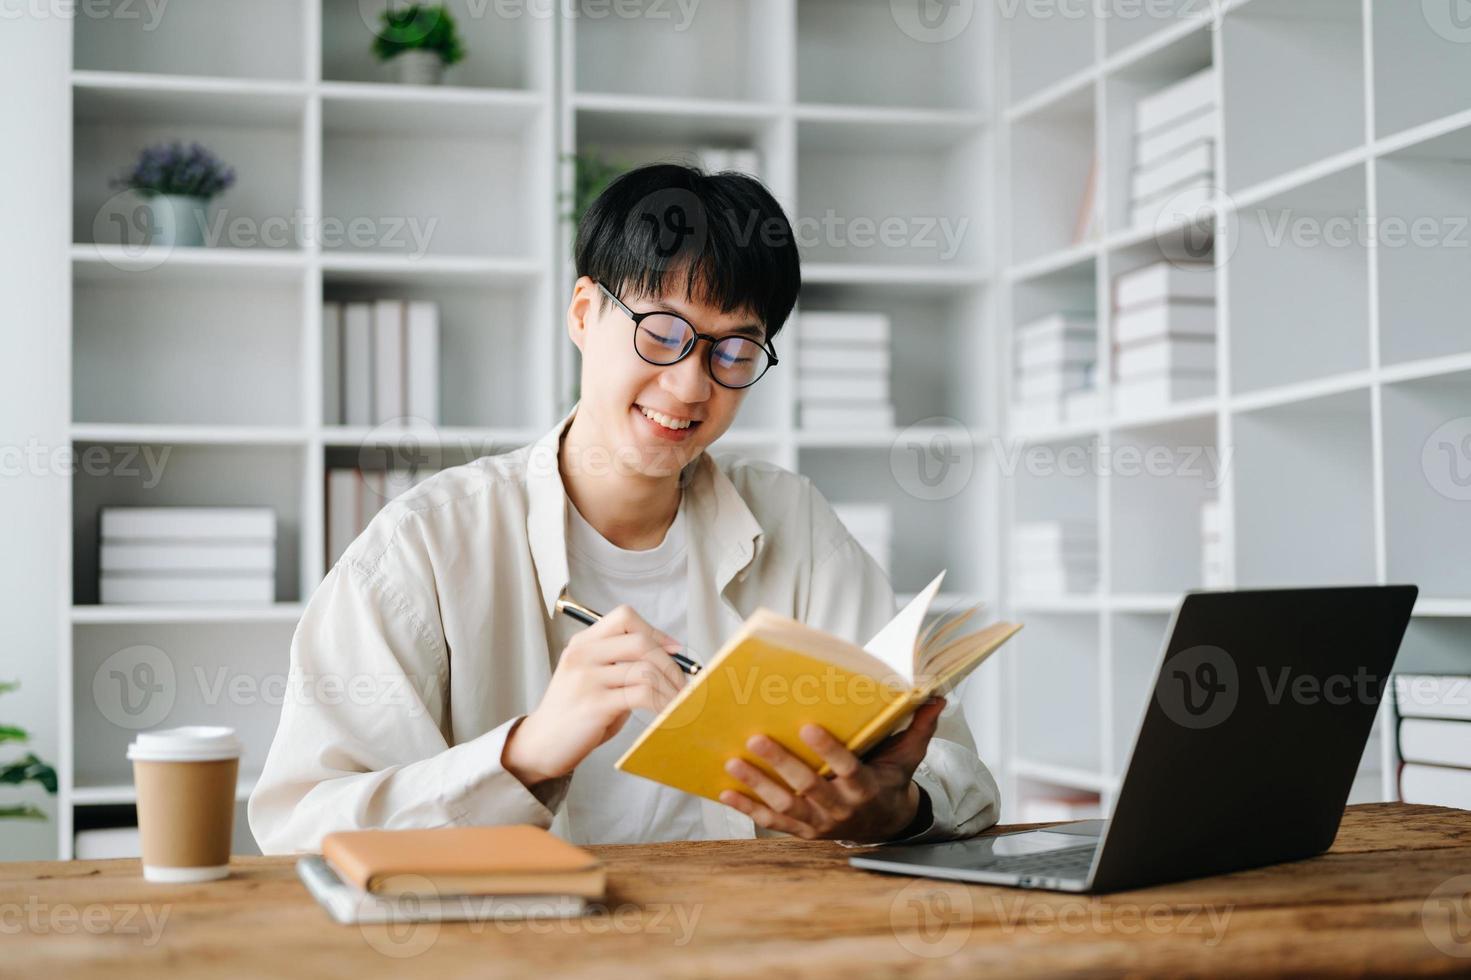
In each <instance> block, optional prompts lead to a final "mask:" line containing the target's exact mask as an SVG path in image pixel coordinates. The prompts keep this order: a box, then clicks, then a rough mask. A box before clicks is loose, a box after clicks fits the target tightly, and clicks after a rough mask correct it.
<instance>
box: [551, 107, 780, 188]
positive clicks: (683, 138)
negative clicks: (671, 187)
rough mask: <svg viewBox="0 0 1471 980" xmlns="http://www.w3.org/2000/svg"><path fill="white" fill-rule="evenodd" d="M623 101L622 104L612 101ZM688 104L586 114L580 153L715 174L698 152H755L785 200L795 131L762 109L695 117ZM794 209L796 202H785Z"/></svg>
mask: <svg viewBox="0 0 1471 980" xmlns="http://www.w3.org/2000/svg"><path fill="white" fill-rule="evenodd" d="M612 101H615V102H616V101H617V100H612ZM689 108H690V106H688V105H687V104H681V105H679V106H669V105H654V106H651V107H649V108H647V109H635V108H628V107H623V108H615V107H612V106H607V105H600V106H598V107H596V108H580V109H578V110H577V113H576V116H575V122H576V133H577V136H576V142H577V149H578V152H580V153H587V154H591V155H596V156H598V157H599V158H601V159H603V160H605V161H606V162H608V163H610V164H613V165H616V166H620V167H624V168H627V169H633V168H634V167H638V166H643V165H645V164H651V163H680V164H685V165H688V166H695V167H700V168H701V169H709V168H706V167H705V166H704V163H703V162H702V161H701V159H700V157H699V154H698V153H697V151H698V150H699V149H701V148H705V147H713V148H719V149H723V150H754V151H755V152H756V156H757V172H756V173H755V174H752V176H754V177H756V178H758V179H759V180H761V182H762V183H763V184H766V185H767V186H768V187H769V188H770V189H771V190H772V192H773V193H774V194H775V195H776V196H777V198H778V199H779V200H781V199H782V198H783V197H784V196H785V197H788V198H789V197H790V195H786V194H785V189H786V188H789V187H790V186H791V175H790V173H787V172H786V171H785V170H784V169H783V168H784V167H786V166H787V165H788V164H787V161H789V160H790V158H791V128H790V127H789V126H785V125H782V124H781V123H780V122H778V120H777V119H776V116H775V114H774V113H772V112H769V111H767V110H765V109H762V108H761V107H759V106H751V105H743V106H739V107H731V111H718V110H714V111H700V112H690V111H687V110H688V109H689ZM781 203H782V204H783V205H784V206H785V207H787V208H788V209H790V205H791V202H790V200H783V201H782V202H781Z"/></svg>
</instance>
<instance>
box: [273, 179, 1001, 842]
mask: <svg viewBox="0 0 1471 980" xmlns="http://www.w3.org/2000/svg"><path fill="white" fill-rule="evenodd" d="M576 258H577V272H578V279H577V283H576V287H575V289H574V290H573V294H572V301H571V303H570V305H569V306H568V308H567V332H568V335H569V336H570V337H571V339H572V342H573V343H574V344H576V345H577V347H578V349H579V350H580V351H581V352H582V389H581V399H580V401H579V402H578V403H577V405H576V406H574V407H573V409H572V410H571V411H570V412H569V413H568V415H567V416H566V417H565V418H564V419H563V420H562V421H561V422H559V423H558V424H557V425H556V427H555V428H554V429H552V431H550V432H548V433H547V434H546V435H545V436H544V437H542V438H541V439H540V440H539V441H538V442H536V443H535V444H533V445H531V446H526V447H522V448H521V449H519V450H516V451H514V452H510V453H505V454H501V455H496V456H488V457H485V458H482V459H479V460H476V461H475V462H473V463H470V464H468V465H465V466H460V467H456V468H453V469H450V470H446V471H444V472H443V473H440V474H438V475H437V476H435V477H434V478H432V479H430V480H427V481H425V482H424V483H423V484H421V485H420V486H419V487H417V488H416V489H414V490H412V491H410V492H408V493H406V494H404V495H403V496H402V497H400V498H399V499H397V500H395V501H394V502H392V503H390V504H389V505H388V506H386V507H385V508H384V509H383V510H382V512H380V513H379V515H378V516H377V517H376V518H375V519H374V520H373V521H372V523H371V525H370V526H369V528H368V529H367V531H366V532H364V533H363V535H362V536H361V537H360V538H359V539H358V540H357V541H355V542H354V543H353V544H352V546H351V547H350V548H349V549H348V550H347V552H346V553H345V554H344V555H343V557H342V559H341V560H340V561H338V563H337V564H336V566H335V567H334V568H333V569H332V570H331V571H330V572H329V573H328V575H327V577H326V579H325V580H324V581H323V582H322V584H321V585H320V586H319V587H318V589H317V591H316V593H315V594H314V595H313V596H312V598H311V601H310V603H309V604H308V605H307V609H306V613H305V615H304V616H303V617H302V621H301V624H300V626H299V627H298V629H297V631H296V635H295V638H294V639H293V641H292V648H291V675H290V683H289V688H288V697H287V698H286V700H285V704H284V706H283V709H282V713H281V721H280V727H279V728H278V730H277V732H276V737H275V741H274V743H273V744H272V746H271V750H270V754H269V757H268V758H267V760H266V764H265V769H264V772H263V773H262V774H261V777H260V780H259V782H258V783H257V785H256V788H255V791H254V792H253V793H252V794H251V798H250V810H249V813H250V826H251V830H252V831H253V832H254V834H255V837H256V840H257V841H258V842H259V843H260V845H261V848H262V849H263V850H264V851H266V852H267V853H278V852H287V851H292V850H313V849H316V848H317V847H318V846H319V842H320V840H321V838H322V836H323V835H324V834H326V833H329V832H331V831H334V830H347V829H354V828H365V827H385V828H397V827H438V826H445V825H452V824H470V823H476V824H508V823H533V824H539V825H541V826H544V827H550V828H551V829H552V830H553V831H554V832H556V833H558V834H559V835H561V836H563V837H565V838H567V839H569V840H572V841H575V842H579V843H617V842H637V841H657V840H680V839H719V838H740V837H754V836H758V835H767V834H775V833H788V834H795V835H799V836H802V837H808V838H813V837H827V838H833V839H837V840H843V841H849V842H889V841H896V840H906V841H919V840H939V839H945V838H949V837H956V836H963V835H968V834H973V833H975V832H977V831H980V830H982V829H984V828H986V827H988V826H990V825H991V824H992V823H994V822H995V820H996V817H997V810H998V802H997V792H996V784H995V782H994V780H993V779H992V778H991V775H990V773H989V772H988V771H987V770H986V767H985V766H984V765H982V764H981V762H980V760H979V759H978V758H976V756H975V753H974V752H973V751H971V750H970V749H968V748H966V747H964V746H963V745H961V744H956V743H954V742H949V741H944V740H941V739H937V738H933V737H932V736H933V735H934V733H935V730H936V727H937V724H938V721H939V714H940V709H941V708H942V707H943V702H941V701H938V700H937V701H933V702H931V703H929V704H927V705H926V706H924V707H922V708H921V709H920V710H919V712H918V713H917V714H916V715H915V718H914V720H913V722H912V723H911V725H910V726H909V728H908V729H907V730H906V731H905V732H904V733H903V734H902V735H900V736H897V737H895V738H894V739H891V740H890V741H889V742H888V743H886V744H885V745H884V746H881V747H880V750H879V751H877V752H876V753H874V754H871V755H870V756H869V757H868V758H866V759H862V760H860V759H858V758H855V757H854V756H853V755H852V754H851V753H849V752H848V751H847V750H846V749H845V748H844V747H843V745H842V744H841V743H839V742H838V741H836V740H835V739H833V738H832V737H831V736H830V735H828V734H827V733H826V732H824V731H822V730H821V729H819V728H816V727H815V726H808V727H807V728H806V729H804V730H803V731H802V732H801V733H800V737H802V738H803V739H805V740H806V741H807V742H808V744H809V745H811V746H812V747H813V748H814V749H816V750H817V751H818V752H819V753H820V754H821V755H822V756H823V757H824V758H825V759H826V760H827V761H828V762H829V764H830V765H831V767H832V770H833V773H834V775H833V776H832V777H831V778H822V777H819V776H818V775H817V773H815V772H814V771H813V770H812V769H811V768H809V767H808V766H807V765H805V764H804V763H802V762H801V761H800V760H798V759H797V758H796V757H795V756H793V755H791V754H789V753H788V752H786V751H785V750H784V749H782V748H781V747H780V746H779V745H777V743H775V742H774V741H772V740H771V739H769V738H764V737H756V738H754V739H752V741H751V743H750V746H749V747H750V749H751V751H752V752H753V753H755V754H756V755H757V756H758V757H760V758H762V759H764V760H765V761H766V762H767V763H769V764H770V766H771V767H772V769H773V770H774V771H775V772H776V773H778V774H779V775H780V776H781V779H780V780H776V779H772V778H769V777H768V776H766V775H764V774H763V773H762V772H761V771H760V770H759V769H757V768H755V767H753V766H751V765H748V764H746V763H744V762H742V761H740V760H731V761H730V762H729V763H728V764H727V771H728V772H730V773H731V774H732V775H734V776H735V777H736V779H737V780H739V781H740V782H741V783H742V784H743V785H744V786H745V787H746V789H745V791H744V792H742V793H733V792H731V793H727V794H726V795H725V798H724V799H723V801H722V802H723V804H724V805H722V804H721V803H715V802H713V801H710V800H704V799H700V798H698V797H694V796H690V795H688V794H685V793H681V792H679V791H677V790H673V789H670V788H668V787H665V786H661V785H658V784H656V783H653V782H650V781H648V780H644V779H641V778H639V777H636V776H629V775H626V774H624V773H620V772H618V771H617V770H615V769H614V768H613V762H614V761H615V760H616V759H617V758H618V756H619V755H620V754H621V753H622V752H623V751H624V749H626V748H627V747H628V745H630V744H631V743H632V742H633V740H634V739H635V738H636V737H637V736H638V734H639V732H640V731H641V730H642V729H643V727H644V726H645V725H646V724H647V722H648V720H649V719H650V718H651V717H652V715H653V713H654V712H656V711H658V710H659V709H660V708H661V707H663V706H664V705H665V704H667V703H668V701H669V700H670V698H672V697H673V696H674V695H675V694H676V693H677V692H678V691H679V689H680V688H681V686H682V685H683V684H684V682H685V675H683V674H682V673H681V672H680V671H679V669H678V668H677V667H676V666H675V663H674V661H673V659H672V658H671V657H670V656H669V652H670V651H671V650H675V649H679V648H681V647H682V646H683V647H687V649H688V650H689V651H691V652H692V653H693V654H694V655H696V656H705V657H708V656H711V655H713V654H714V653H715V652H716V651H717V650H718V649H719V648H720V646H721V645H722V643H723V642H724V640H725V639H726V637H728V636H729V635H730V634H731V633H732V632H733V631H734V630H735V628H736V627H737V626H739V624H740V623H741V621H742V620H743V619H744V618H745V617H746V616H747V615H748V614H749V613H751V612H753V611H754V610H755V609H756V608H757V607H758V606H766V607H768V608H770V609H773V610H776V611H778V612H781V613H784V614H786V615H789V616H792V617H794V618H796V619H799V620H802V621H803V622H806V623H809V624H811V625H813V626H815V627H818V628H820V629H823V630H828V631H830V632H833V633H836V634H838V635H841V636H845V637H847V638H849V639H851V640H854V641H855V642H859V643H863V642H866V641H867V640H868V639H869V637H871V636H872V635H873V634H874V633H875V632H877V631H878V629H879V627H880V626H882V625H883V624H884V623H885V622H887V621H888V620H889V619H890V618H891V617H892V615H893V613H894V610H895V601H894V593H893V591H892V590H891V588H890V586H889V583H888V581H887V580H886V579H885V577H884V575H883V573H882V571H881V570H880V569H879V567H878V565H877V564H876V563H875V562H874V561H873V559H872V558H871V557H869V555H868V554H867V553H866V552H864V550H863V549H862V548H861V547H860V546H859V545H858V544H857V542H856V541H855V540H854V539H853V538H852V537H851V536H850V535H849V534H848V533H847V531H846V530H845V529H844V528H843V526H842V524H841V523H840V522H839V521H838V520H837V518H836V516H835V515H834V513H833V510H832V508H831V507H830V506H829V505H828V503H827V502H826V501H825V500H824V499H823V498H822V496H821V495H820V494H819V493H818V492H817V491H816V490H815V489H814V488H813V486H812V484H811V483H810V482H809V481H808V480H807V479H806V478H805V477H801V476H798V475H795V474H793V473H789V472H786V471H785V470H781V469H779V468H776V467H773V466H770V465H767V464H763V463H758V462H751V461H733V460H731V459H728V458H727V459H723V460H721V461H718V462H717V461H715V460H714V459H712V457H711V456H710V455H709V454H708V453H707V452H706V449H707V448H708V447H709V446H710V445H711V444H712V443H714V442H715V441H716V440H717V439H718V438H719V437H720V436H721V434H722V433H724V432H725V430H726V429H727V428H729V427H730V424H731V422H732V421H733V420H734V419H735V416H736V413H737V411H738V410H739V408H740V407H741V404H742V402H743V401H744V400H745V399H746V398H747V397H756V398H759V397H761V394H762V392H761V388H760V387H753V386H755V385H756V382H758V381H759V380H761V378H762V377H763V376H764V375H765V372H766V370H767V368H768V367H770V366H771V365H772V364H774V363H775V361H776V357H775V354H774V347H773V340H774V339H775V337H776V335H777V333H778V331H779V330H780V329H781V327H782V324H783V323H785V322H786V319H787V316H788V315H789V314H790V313H791V310H792V307H793V305H794V304H795V302H796V298H797V293H798V290H799V288H800V284H801V280H800V271H799V267H798V259H797V249H796V244H795V241H794V239H793V235H792V230H791V227H790V225H789V224H788V222H787V219H786V216H785V215H784V214H783V213H782V210H781V207H780V206H779V205H778V204H777V203H776V201H775V200H774V199H773V198H772V197H771V195H770V194H769V193H768V192H767V191H766V190H765V189H764V188H763V187H762V186H761V185H760V184H759V183H758V182H757V181H755V180H753V179H751V178H749V177H744V176H737V175H734V174H719V175H711V176H705V175H702V174H701V173H699V172H698V171H695V170H691V169H689V168H685V167H679V166H672V165H658V166H651V167H645V168H642V169H639V170H635V171H632V172H630V173H628V174H626V175H624V176H623V177H621V178H620V179H618V180H617V181H615V182H614V183H613V185H612V186H610V187H609V188H608V189H607V191H606V192H604V193H603V194H602V196H600V197H599V198H598V200H597V201H596V202H595V203H594V204H593V205H592V207H591V208H590V209H589V211H588V212H587V214H586V216H585V217H584V219H583V221H582V224H581V227H580V228H579V231H578V240H577V255H576ZM524 328H525V329H528V330H532V329H537V327H536V325H535V324H526V325H524ZM564 589H565V590H566V591H567V593H568V594H569V595H570V596H572V597H574V598H576V599H578V600H579V601H581V602H583V603H585V604H587V605H589V606H591V607H592V608H594V609H598V610H600V611H602V612H604V613H606V616H605V618H604V619H602V620H601V621H600V622H599V623H597V624H596V625H594V626H591V627H587V628H583V627H581V626H579V625H578V624H577V623H575V622H573V621H571V620H569V619H568V618H567V617H565V616H557V615H555V614H554V611H553V606H554V603H555V602H556V600H557V598H558V596H559V595H561V594H562V592H563V591H564ZM676 638H677V639H678V640H679V641H683V642H682V643H681V642H676ZM334 694H335V696H333V695H334ZM957 727H958V728H959V729H963V725H959V726H957ZM965 737H966V736H964V735H962V738H965Z"/></svg>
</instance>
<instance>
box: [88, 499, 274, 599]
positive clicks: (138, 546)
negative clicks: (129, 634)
mask: <svg viewBox="0 0 1471 980" xmlns="http://www.w3.org/2000/svg"><path fill="white" fill-rule="evenodd" d="M101 539H102V542H101V554H100V561H99V568H100V569H101V574H100V580H101V581H100V588H99V596H100V600H101V602H102V603H103V604H104V605H115V604H124V603H140V602H156V603H174V602H241V603H270V602H274V601H275V599H276V512H275V511H273V510H272V509H271V508H269V507H104V508H103V509H102V528H101Z"/></svg>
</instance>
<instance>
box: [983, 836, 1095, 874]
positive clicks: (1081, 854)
mask: <svg viewBox="0 0 1471 980" xmlns="http://www.w3.org/2000/svg"><path fill="white" fill-rule="evenodd" d="M1097 849H1098V843H1097V841H1090V842H1089V843H1087V844H1084V845H1083V846H1081V847H1068V848H1064V849H1062V850H1059V851H1043V852H1041V853H1039V854H1017V855H1014V856H1010V857H993V858H991V860H989V861H987V862H986V865H985V870H987V871H999V872H1001V873H1003V874H1017V875H1032V876H1035V877H1047V878H1086V877H1088V870H1089V869H1090V868H1091V867H1092V866H1093V852H1094V851H1096V850H1097Z"/></svg>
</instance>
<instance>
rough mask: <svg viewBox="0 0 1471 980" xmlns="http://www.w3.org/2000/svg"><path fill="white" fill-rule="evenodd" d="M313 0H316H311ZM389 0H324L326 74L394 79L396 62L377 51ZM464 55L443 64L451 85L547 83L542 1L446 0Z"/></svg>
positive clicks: (549, 23)
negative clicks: (382, 59)
mask: <svg viewBox="0 0 1471 980" xmlns="http://www.w3.org/2000/svg"><path fill="white" fill-rule="evenodd" d="M311 2H315V0H311ZM390 6H393V7H394V8H395V9H398V8H399V7H400V6H401V5H398V4H391V3H390V0H325V2H323V4H322V77H323V78H324V79H327V80H329V81H346V82H393V80H394V78H395V69H394V67H393V64H392V62H388V63H383V62H380V61H379V60H378V58H377V56H375V55H374V54H373V40H374V38H375V37H376V36H377V32H378V27H379V23H380V22H379V15H380V14H381V13H382V12H383V11H384V10H386V9H388V8H389V7H390ZM444 6H445V7H446V8H447V9H448V10H449V14H450V16H451V17H453V18H454V21H455V27H456V29H457V31H458V32H459V35H460V38H461V40H462V42H463V44H464V47H465V59H464V60H463V61H461V62H459V63H458V64H455V65H451V66H450V67H448V68H447V69H445V73H444V81H443V85H444V87H447V88H455V89H460V88H481V89H545V88H547V87H548V86H549V85H550V83H551V67H550V61H551V59H550V57H549V55H548V53H549V52H550V51H551V49H552V44H551V35H552V31H553V26H554V25H553V18H552V17H551V16H550V13H551V11H550V10H549V9H548V7H547V6H546V5H544V4H536V3H520V4H506V5H497V4H494V3H490V4H487V3H478V2H476V0H448V2H446V3H445V4H444Z"/></svg>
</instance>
